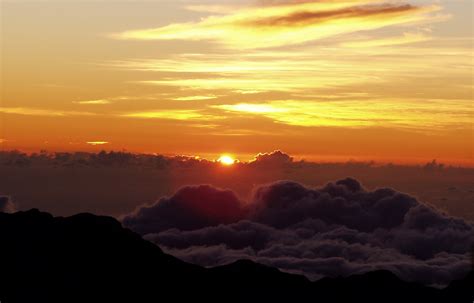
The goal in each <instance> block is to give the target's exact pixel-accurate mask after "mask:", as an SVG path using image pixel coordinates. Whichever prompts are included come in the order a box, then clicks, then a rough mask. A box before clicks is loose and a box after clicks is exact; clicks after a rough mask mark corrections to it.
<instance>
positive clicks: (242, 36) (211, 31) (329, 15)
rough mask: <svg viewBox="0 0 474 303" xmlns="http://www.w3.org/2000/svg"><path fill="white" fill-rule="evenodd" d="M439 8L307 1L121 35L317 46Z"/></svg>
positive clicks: (369, 0) (249, 45)
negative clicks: (322, 42) (311, 44)
mask: <svg viewBox="0 0 474 303" xmlns="http://www.w3.org/2000/svg"><path fill="white" fill-rule="evenodd" d="M439 9H440V7H438V6H423V7H417V6H413V5H410V4H403V3H402V4H400V3H399V2H392V1H386V0H385V1H383V0H365V1H364V0H359V1H310V2H294V3H289V4H284V5H281V4H279V5H273V6H266V7H253V8H247V9H241V10H237V11H236V12H228V13H226V14H224V15H217V16H210V17H207V18H204V19H203V20H201V21H198V22H188V23H177V24H170V25H167V26H164V27H159V28H154V29H144V30H133V31H126V32H123V33H120V34H117V35H115V36H114V37H116V38H120V39H137V40H194V41H199V40H210V41H215V42H218V43H220V44H222V45H224V46H225V47H227V48H234V49H256V48H269V47H280V46H287V45H294V44H301V43H305V42H310V41H316V40H320V39H325V38H329V37H334V36H338V35H341V34H348V33H354V32H358V31H367V30H375V29H380V28H383V27H387V26H399V25H406V24H412V23H418V22H423V21H427V20H430V18H431V17H432V16H431V15H430V13H432V12H435V11H437V10H439Z"/></svg>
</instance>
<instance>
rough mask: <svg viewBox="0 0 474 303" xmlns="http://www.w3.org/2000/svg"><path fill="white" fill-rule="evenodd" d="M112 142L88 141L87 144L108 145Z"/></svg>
mask: <svg viewBox="0 0 474 303" xmlns="http://www.w3.org/2000/svg"><path fill="white" fill-rule="evenodd" d="M109 143H110V142H107V141H88V142H86V144H88V145H92V146H98V145H106V144H109Z"/></svg>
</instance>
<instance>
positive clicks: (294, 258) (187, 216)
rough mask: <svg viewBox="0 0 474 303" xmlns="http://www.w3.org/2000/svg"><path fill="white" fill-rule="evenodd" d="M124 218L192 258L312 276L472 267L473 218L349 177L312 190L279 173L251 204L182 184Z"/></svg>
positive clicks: (427, 277)
mask: <svg viewBox="0 0 474 303" xmlns="http://www.w3.org/2000/svg"><path fill="white" fill-rule="evenodd" d="M123 224H124V225H125V226H127V227H129V228H131V229H133V230H135V231H137V232H139V233H141V234H142V235H145V237H146V238H147V239H149V240H151V241H153V242H155V243H157V244H158V245H160V246H161V247H162V248H163V249H164V250H165V251H168V252H169V253H172V254H173V255H175V256H177V257H179V258H182V259H184V260H185V261H188V262H192V263H197V264H200V265H204V266H215V265H221V264H225V263H229V262H232V261H235V260H237V259H242V258H246V259H252V260H255V261H257V262H260V263H263V264H267V265H271V266H275V267H278V268H280V269H281V270H284V271H289V272H295V273H299V274H304V275H306V276H307V277H309V278H311V279H318V278H321V277H324V276H339V275H343V276H347V275H351V274H355V273H361V272H367V271H371V270H375V269H387V270H391V271H392V272H394V273H396V274H397V275H398V276H400V277H401V278H403V279H405V280H410V281H419V282H423V283H426V284H434V285H444V284H447V283H448V282H449V281H451V280H453V279H456V278H460V277H462V276H463V275H464V274H465V273H466V272H468V271H469V269H470V259H469V252H470V249H471V245H472V244H473V243H474V228H473V225H472V224H471V223H469V222H466V221H464V220H461V219H457V218H453V217H450V216H448V215H446V214H444V213H442V212H441V211H439V210H437V209H435V208H433V207H431V206H429V205H426V204H424V203H422V202H419V201H417V200H416V199H415V198H413V197H411V196H408V195H406V194H403V193H400V192H397V191H395V190H393V189H389V188H381V189H377V190H374V191H367V190H365V189H364V188H363V187H362V186H361V184H360V183H359V182H358V181H357V180H355V179H351V178H348V179H344V180H340V181H337V182H335V183H329V184H327V185H326V186H324V187H322V188H318V189H311V188H307V187H305V186H303V185H301V184H299V183H295V182H289V181H280V182H277V183H273V184H269V185H265V186H261V187H259V188H258V189H256V190H255V192H254V195H253V198H252V199H251V200H250V202H248V203H247V202H243V201H240V200H239V199H238V198H237V197H236V195H235V194H233V193H232V192H230V191H228V190H221V189H217V188H213V187H210V186H195V187H185V188H183V189H182V190H180V191H178V192H177V193H176V194H175V195H174V196H172V197H171V198H163V199H161V200H160V201H158V202H157V203H156V204H154V205H149V206H143V207H141V208H140V209H138V210H137V211H136V212H135V213H133V214H130V215H128V216H125V217H124V218H123Z"/></svg>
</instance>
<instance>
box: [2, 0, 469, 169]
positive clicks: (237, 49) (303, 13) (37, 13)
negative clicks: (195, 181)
mask: <svg viewBox="0 0 474 303" xmlns="http://www.w3.org/2000/svg"><path fill="white" fill-rule="evenodd" d="M112 3H114V1H112ZM118 3H119V2H117V5H116V7H115V6H114V11H116V12H117V14H110V7H109V5H104V4H103V3H102V2H101V1H90V2H88V4H87V5H84V3H83V1H80V0H71V1H50V0H45V1H41V3H38V2H37V1H30V2H28V1H27V2H25V1H4V3H3V2H2V25H3V27H2V41H5V43H3V45H2V58H1V66H2V67H1V69H2V77H1V79H0V82H1V83H0V84H1V85H0V86H1V92H0V97H1V100H0V150H13V149H18V150H22V151H27V152H37V151H39V150H47V151H51V152H55V151H98V150H100V149H107V150H127V151H130V152H135V153H158V154H165V155H179V154H193V155H200V156H201V155H202V156H204V157H205V158H207V159H217V158H219V156H220V155H221V152H223V149H222V148H223V147H224V148H226V150H230V151H232V153H233V156H232V157H234V156H235V157H238V158H239V159H242V160H244V159H251V155H254V154H257V153H259V152H268V151H272V150H275V149H280V150H282V151H285V152H287V153H288V154H290V155H292V156H298V155H299V156H300V158H305V159H308V160H316V161H333V160H334V159H336V160H338V161H343V162H344V161H347V160H350V159H357V160H358V159H360V160H364V161H365V160H367V161H370V160H374V161H376V162H383V163H388V162H393V163H426V162H428V161H431V160H432V159H438V161H440V162H443V163H448V164H459V165H465V166H474V156H473V155H474V143H473V142H474V137H473V124H472V123H473V117H474V108H473V99H474V93H473V92H474V86H473V82H472V79H473V70H474V63H473V62H474V61H473V59H474V52H473V46H472V45H473V41H474V36H473V33H472V26H471V24H470V20H472V18H473V16H472V9H470V8H471V7H472V1H469V0H459V1H450V0H403V1H392V0H337V1H334V0H309V1H291V0H290V1H261V2H259V4H256V3H255V1H251V0H248V1H247V0H229V1H225V3H222V1H219V0H208V1H205V3H199V1H195V0H183V1H175V2H172V3H168V2H167V4H164V3H162V2H161V1H144V2H140V4H134V3H132V2H127V1H125V2H123V1H122V2H120V4H118ZM58 11H61V12H62V14H61V15H60V16H58V14H57V12H58ZM150 12H154V13H153V14H150ZM84 16H87V17H88V22H87V24H84V22H83V20H84ZM123 16H127V18H128V19H127V22H124V19H123ZM46 20H47V21H46ZM32 28H34V29H35V30H34V31H32V30H31V29H32Z"/></svg>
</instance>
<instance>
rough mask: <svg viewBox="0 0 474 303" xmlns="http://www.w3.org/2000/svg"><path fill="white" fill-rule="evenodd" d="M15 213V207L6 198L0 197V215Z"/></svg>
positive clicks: (8, 198)
mask: <svg viewBox="0 0 474 303" xmlns="http://www.w3.org/2000/svg"><path fill="white" fill-rule="evenodd" d="M13 212H15V205H14V204H13V202H12V201H11V198H10V197H8V196H0V213H13Z"/></svg>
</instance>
